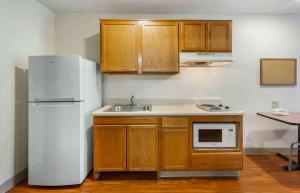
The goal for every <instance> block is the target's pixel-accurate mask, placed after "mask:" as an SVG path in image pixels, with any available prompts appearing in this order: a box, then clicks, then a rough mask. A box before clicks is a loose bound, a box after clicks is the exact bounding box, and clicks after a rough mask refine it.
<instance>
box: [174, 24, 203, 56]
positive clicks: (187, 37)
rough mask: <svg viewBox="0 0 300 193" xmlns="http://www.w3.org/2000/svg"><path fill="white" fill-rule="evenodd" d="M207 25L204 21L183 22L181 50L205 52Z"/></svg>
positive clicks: (181, 26) (181, 27) (181, 25)
mask: <svg viewBox="0 0 300 193" xmlns="http://www.w3.org/2000/svg"><path fill="white" fill-rule="evenodd" d="M206 29H207V23H206V22H203V21H183V22H181V23H180V50H181V51H194V52H195V51H205V50H206V42H207V41H206V32H207V30H206Z"/></svg>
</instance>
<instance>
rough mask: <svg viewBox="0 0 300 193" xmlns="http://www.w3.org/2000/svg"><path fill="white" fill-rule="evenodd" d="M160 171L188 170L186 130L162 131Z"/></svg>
mask: <svg viewBox="0 0 300 193" xmlns="http://www.w3.org/2000/svg"><path fill="white" fill-rule="evenodd" d="M161 148H162V149H161V169H162V170H188V168H189V159H188V158H189V152H188V150H189V132H188V129H163V130H162V134H161Z"/></svg>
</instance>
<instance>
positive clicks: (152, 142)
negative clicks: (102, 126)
mask: <svg viewBox="0 0 300 193" xmlns="http://www.w3.org/2000/svg"><path fill="white" fill-rule="evenodd" d="M157 166H158V127H157V125H128V126H127V170H128V171H156V170H157V168H158V167H157Z"/></svg>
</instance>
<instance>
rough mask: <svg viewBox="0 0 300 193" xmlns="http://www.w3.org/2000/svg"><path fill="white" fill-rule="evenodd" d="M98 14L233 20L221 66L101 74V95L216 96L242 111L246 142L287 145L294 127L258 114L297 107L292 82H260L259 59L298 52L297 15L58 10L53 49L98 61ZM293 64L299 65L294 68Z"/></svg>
mask: <svg viewBox="0 0 300 193" xmlns="http://www.w3.org/2000/svg"><path fill="white" fill-rule="evenodd" d="M100 18H161V19H163V18H173V19H233V57H234V63H233V64H232V65H230V66H228V67H224V68H181V69H180V70H181V71H180V74H178V75H105V78H104V99H105V100H107V99H112V98H128V97H129V96H130V95H131V94H134V95H135V96H136V98H152V99H153V98H173V99H191V98H202V97H204V98H207V97H221V98H222V99H223V101H224V103H226V104H230V105H231V106H233V107H235V108H238V109H242V110H244V111H245V112H246V115H245V120H244V129H245V133H244V136H245V137H244V138H245V146H246V147H269V148H270V147H272V148H276V147H287V145H288V144H289V143H290V142H291V141H294V140H296V128H295V127H292V126H287V125H284V124H280V123H275V122H273V121H271V120H266V119H263V118H261V117H258V116H257V115H256V114H255V113H256V112H260V111H269V110H270V108H271V101H272V100H273V99H278V100H279V101H280V104H281V106H282V107H285V108H288V109H289V110H290V111H300V102H299V99H300V90H299V84H300V81H299V78H298V83H299V84H298V86H289V87H261V86H260V85H259V59H260V58H262V57H279V58H280V57H292V58H299V56H300V52H299V51H300V36H299V34H300V25H299V23H300V16H299V15H277V16H276V15H244V16H226V17H225V16H204V15H202V16H201V15H193V16H191V15H190V16H183V15H176V16H175V15H101V14H97V13H60V14H57V15H56V52H57V53H58V54H79V55H82V56H84V57H87V58H88V59H91V60H95V61H99V25H98V22H99V21H98V20H99V19H100ZM298 69H299V68H298Z"/></svg>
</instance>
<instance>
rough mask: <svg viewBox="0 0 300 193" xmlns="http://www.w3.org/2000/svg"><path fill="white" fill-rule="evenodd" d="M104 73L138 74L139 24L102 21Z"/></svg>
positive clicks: (102, 63)
mask: <svg viewBox="0 0 300 193" xmlns="http://www.w3.org/2000/svg"><path fill="white" fill-rule="evenodd" d="M100 41H101V48H100V49H101V70H102V72H136V71H137V63H138V23H137V22H136V21H101V33H100Z"/></svg>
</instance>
